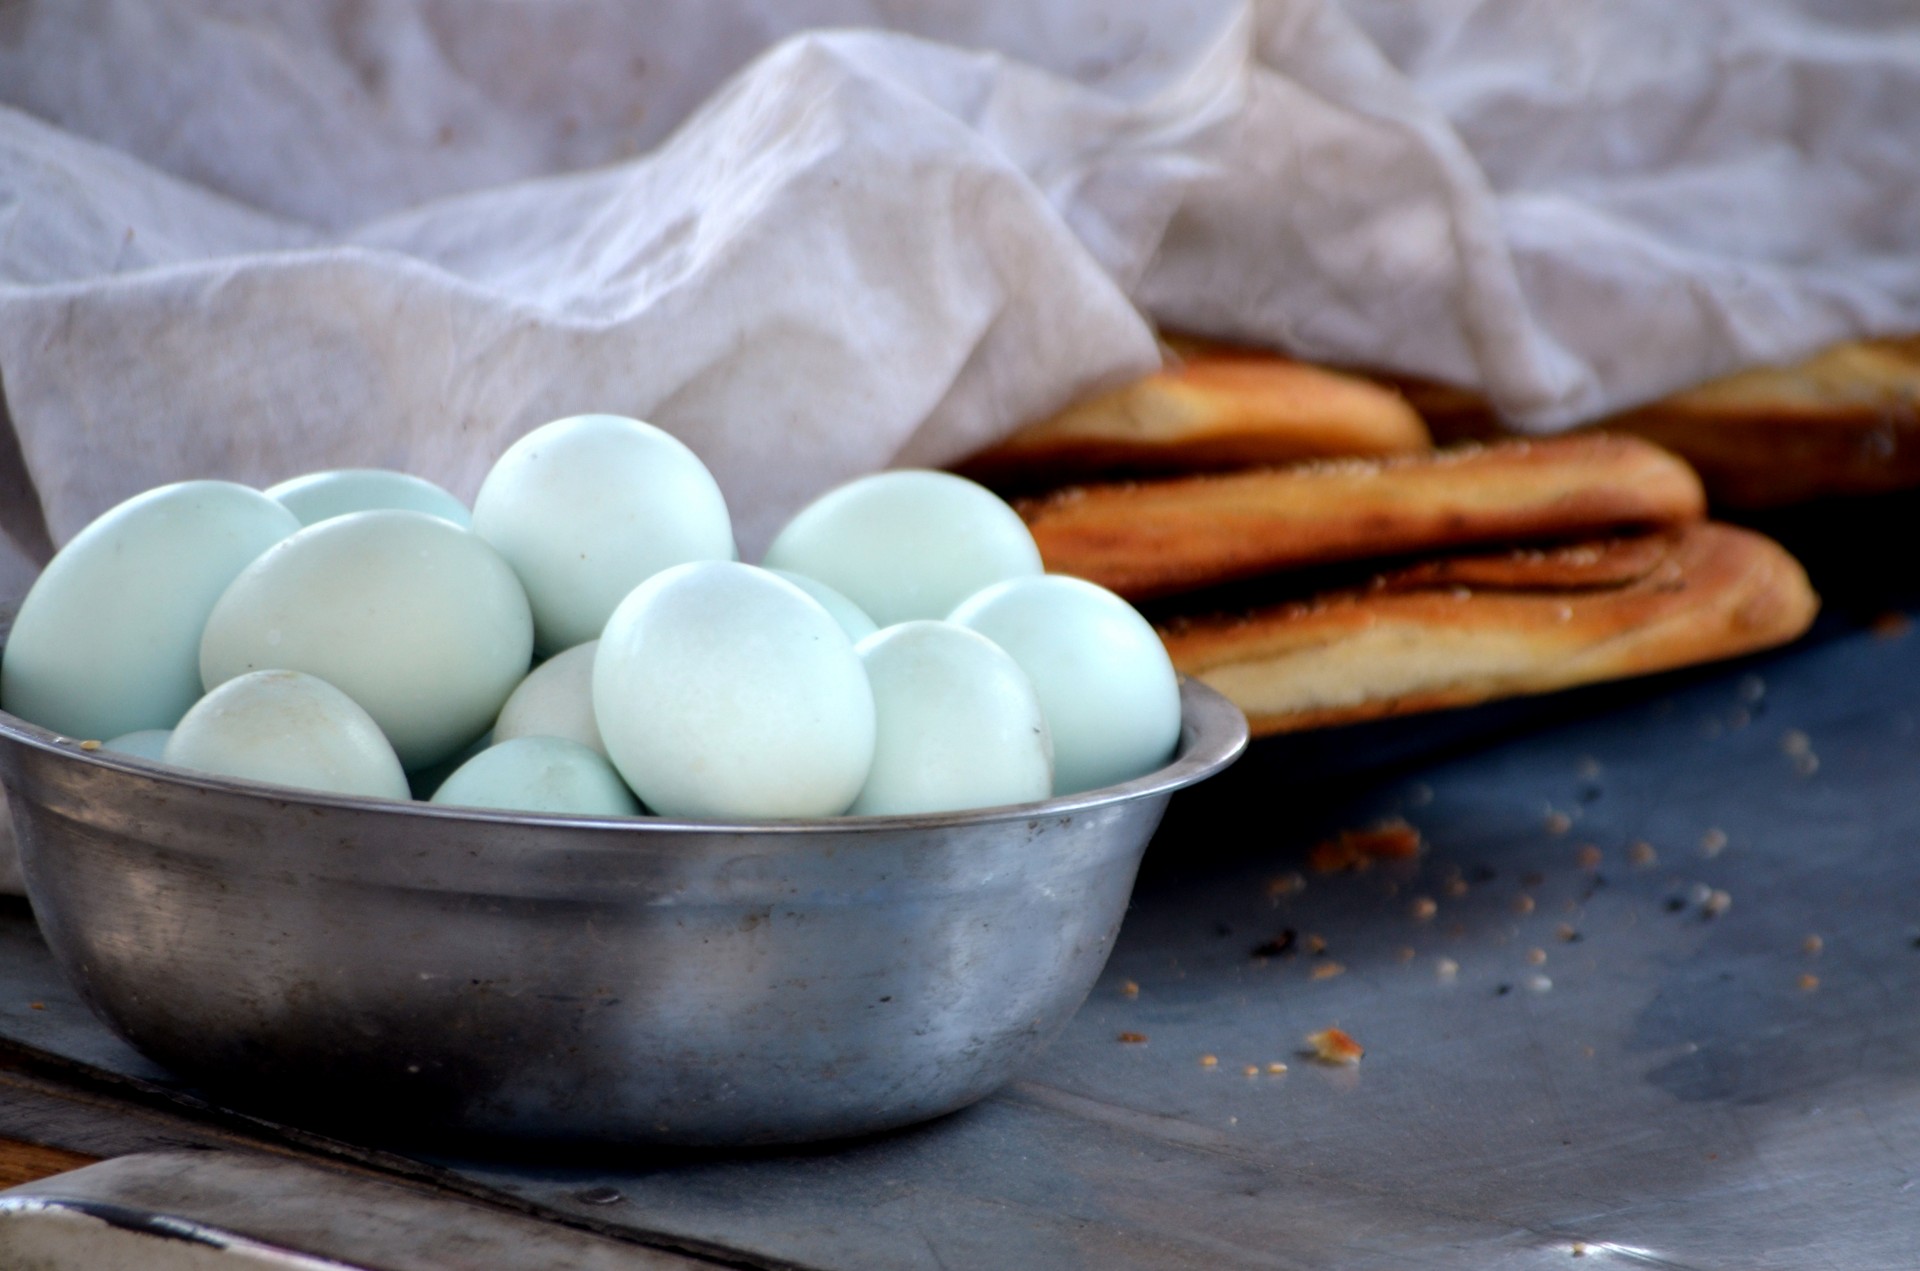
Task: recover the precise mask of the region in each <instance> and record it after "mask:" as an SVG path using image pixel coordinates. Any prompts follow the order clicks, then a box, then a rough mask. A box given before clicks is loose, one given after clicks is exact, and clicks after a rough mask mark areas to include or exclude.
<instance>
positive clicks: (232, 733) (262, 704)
mask: <svg viewBox="0 0 1920 1271" xmlns="http://www.w3.org/2000/svg"><path fill="white" fill-rule="evenodd" d="M161 761H162V762H164V763H169V764H173V765H174V766H176V767H180V768H192V769H195V770H197V771H200V772H212V773H218V774H220V775H222V776H228V777H242V778H244V779H246V780H248V781H264V782H268V783H270V784H273V785H280V786H297V787H299V788H301V789H304V790H323V791H326V792H328V793H331V794H354V795H366V796H369V797H372V798H381V799H406V798H409V797H411V794H410V792H409V791H408V789H407V774H406V773H405V772H403V771H402V770H401V768H400V759H399V757H398V756H397V755H395V754H394V753H393V747H392V746H390V745H389V744H388V743H387V739H386V736H385V735H384V734H383V733H382V732H381V731H380V726H379V725H378V724H376V723H374V722H373V718H372V716H370V715H368V714H367V712H366V711H364V710H362V709H360V707H359V706H358V705H356V704H355V703H354V701H353V699H352V698H350V697H348V696H347V695H346V694H345V693H342V692H341V691H340V690H339V689H337V688H335V687H334V686H333V685H331V684H328V683H327V682H326V681H324V680H320V679H316V678H315V677H314V676H311V675H304V674H302V673H300V672H299V671H283V670H273V671H254V672H252V673H251V674H248V675H242V676H239V677H237V678H235V679H231V680H228V681H226V682H225V683H224V684H221V685H220V686H219V687H217V688H215V689H214V690H213V691H212V692H210V693H208V694H207V695H206V696H205V697H203V698H201V699H200V700H199V701H198V702H197V703H195V704H194V707H193V709H192V710H190V711H188V712H187V713H186V715H185V717H184V718H182V719H181V721H180V724H179V726H178V727H176V728H175V729H174V730H173V736H172V737H170V738H168V740H167V745H166V749H165V751H164V752H163V753H162V755H161Z"/></svg>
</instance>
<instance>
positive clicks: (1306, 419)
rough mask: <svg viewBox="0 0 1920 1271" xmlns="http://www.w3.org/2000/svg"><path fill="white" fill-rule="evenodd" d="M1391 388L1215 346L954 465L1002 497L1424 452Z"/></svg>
mask: <svg viewBox="0 0 1920 1271" xmlns="http://www.w3.org/2000/svg"><path fill="white" fill-rule="evenodd" d="M1431 444H1432V443H1431V441H1430V439H1429V438H1428V436H1427V430H1426V426H1425V425H1424V424H1422V423H1421V422H1420V417H1419V416H1418V415H1416V414H1415V413H1414V411H1413V409H1412V408H1411V407H1410V406H1408V405H1407V404H1406V402H1404V401H1403V400H1401V398H1400V395H1399V394H1398V393H1396V392H1394V391H1393V390H1392V389H1390V388H1385V387H1382V386H1381V385H1378V384H1375V383H1373V382H1372V381H1370V380H1366V379H1363V378H1361V377H1359V376H1354V375H1343V374H1341V373H1339V372H1337V371H1330V370H1326V369H1324V368H1322V367H1317V366H1309V365H1306V364H1305V363H1301V362H1294V361H1291V360H1289V359H1287V358H1283V357H1279V356H1277V355H1274V354H1270V353H1255V352H1250V351H1244V350H1239V351H1235V350H1226V349H1212V350H1208V351H1205V352H1199V353H1196V354H1195V355H1194V356H1193V357H1192V358H1190V359H1188V360H1185V361H1178V360H1176V361H1174V362H1172V363H1170V364H1169V365H1168V366H1167V368H1166V369H1165V370H1162V371H1160V372H1158V373H1157V374H1154V375H1149V376H1147V377H1146V378H1145V379H1142V380H1137V381H1135V382H1134V383H1132V384H1129V385H1127V386H1125V387H1124V388H1119V389H1115V390H1114V391H1112V392H1109V393H1104V394H1101V395H1100V396H1098V397H1094V398H1091V399H1089V400H1087V401H1084V402H1081V403H1078V404H1076V405H1074V406H1071V407H1069V408H1068V409H1066V410H1064V411H1062V412H1061V413H1059V414H1058V415H1055V416H1053V417H1052V418H1050V419H1045V420H1042V421H1040V422H1039V423H1036V424H1031V425H1029V426H1027V427H1026V428H1023V429H1021V430H1020V431H1019V432H1017V433H1015V434H1014V435H1013V436H1012V437H1010V438H1008V439H1007V440H1006V441H1004V442H1002V443H1001V444H1000V445H998V446H995V447H994V448H992V449H991V450H986V451H983V452H981V453H980V454H977V455H975V456H973V457H972V458H971V459H969V460H967V461H966V462H964V463H962V464H960V465H959V467H958V470H959V471H960V472H962V473H964V474H966V475H967V476H970V477H972V478H974V479H975V480H977V481H981V482H984V483H985V484H987V485H991V486H994V487H996V488H998V489H1003V490H1031V489H1041V488H1045V487H1046V486H1050V485H1059V484H1061V483H1062V482H1066V481H1085V480H1092V479H1100V478H1106V477H1110V476H1114V475H1117V474H1126V475H1140V474H1161V473H1172V472H1181V473H1184V472H1211V471H1219V470H1223V469H1229V468H1240V467H1248V466H1253V465H1259V464H1275V463H1296V462H1298V461H1300V460H1303V459H1318V458H1326V457H1331V456H1343V455H1388V454H1401V453H1407V452H1412V451H1420V450H1426V449H1428V448H1430V446H1431Z"/></svg>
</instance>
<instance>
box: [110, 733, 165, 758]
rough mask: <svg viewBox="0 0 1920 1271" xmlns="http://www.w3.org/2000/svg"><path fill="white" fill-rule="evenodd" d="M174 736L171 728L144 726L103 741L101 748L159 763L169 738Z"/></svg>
mask: <svg viewBox="0 0 1920 1271" xmlns="http://www.w3.org/2000/svg"><path fill="white" fill-rule="evenodd" d="M172 736H173V730H172V729H171V728H142V729H141V730H140V731H139V732H135V733H122V734H120V736H118V737H115V738H113V739H112V740H110V741H105V742H102V743H101V744H100V749H102V750H111V751H113V752H114V753H115V754H120V755H132V756H134V757H135V758H137V759H151V760H153V761H154V762H156V763H158V762H159V761H160V756H161V755H162V754H164V753H166V749H167V739H168V738H169V737H172Z"/></svg>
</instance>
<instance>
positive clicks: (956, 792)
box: [848, 619, 1053, 816]
mask: <svg viewBox="0 0 1920 1271" xmlns="http://www.w3.org/2000/svg"><path fill="white" fill-rule="evenodd" d="M856 651H857V652H858V653H859V654H860V660H861V661H862V662H864V663H866V667H867V678H868V680H869V681H870V682H871V683H872V685H873V706H874V714H875V718H876V720H877V728H876V733H875V737H874V745H873V767H872V769H871V770H870V771H869V772H868V774H867V782H866V785H864V786H862V787H861V790H860V797H859V798H857V799H855V800H854V801H853V806H852V807H851V808H850V809H848V810H849V811H850V812H852V813H854V814H855V815H857V816H885V815H902V814H909V813H915V812H957V811H959V810H961V809H963V808H984V807H993V806H996V805H998V804H1003V803H1028V802H1031V801H1033V800H1036V799H1044V798H1046V797H1047V795H1048V794H1049V793H1050V792H1051V791H1052V788H1053V764H1052V755H1051V751H1052V747H1051V745H1050V744H1049V742H1048V740H1047V721H1046V717H1045V716H1044V715H1043V714H1042V713H1041V711H1040V699H1039V698H1038V697H1036V696H1035V695H1034V691H1033V685H1032V683H1031V682H1029V681H1028V679H1027V675H1026V672H1024V671H1022V670H1021V669H1020V667H1019V666H1018V665H1017V664H1016V663H1015V662H1014V660H1013V659H1012V658H1010V657H1008V656H1007V655H1006V653H1004V652H1003V651H1002V650H1001V649H1000V648H999V646H997V645H995V644H994V643H993V641H991V640H989V639H987V638H986V637H985V636H983V635H980V634H978V633H977V632H973V631H969V630H967V629H966V628H965V627H957V626H954V625H953V624H952V623H950V622H933V621H928V620H924V619H923V620H919V621H914V622H903V623H900V624H898V625H896V626H891V627H887V628H885V629H884V630H882V631H880V632H879V633H878V634H876V635H871V636H868V637H867V638H866V639H865V640H862V641H861V642H860V644H859V645H858V646H857V649H856Z"/></svg>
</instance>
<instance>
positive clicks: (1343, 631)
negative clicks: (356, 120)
mask: <svg viewBox="0 0 1920 1271" xmlns="http://www.w3.org/2000/svg"><path fill="white" fill-rule="evenodd" d="M1817 609H1818V600H1817V598H1816V597H1815V596H1814V593H1813V589H1812V588H1811V586H1809V584H1808V582H1807V577H1806V574H1805V572H1804V571H1803V570H1802V569H1801V568H1800V565H1799V563H1798V562H1797V561H1795V560H1794V559H1793V557H1792V556H1790V555H1788V554H1787V553H1786V551H1784V550H1783V549H1782V548H1781V547H1779V545H1777V544H1775V543H1774V542H1773V541H1772V540H1770V539H1767V538H1764V537H1762V536H1760V535H1758V534H1754V533H1750V532H1748V531H1746V530H1741V529H1735V528H1732V527H1730V526H1725V525H1718V524H1695V525H1689V526H1685V527H1681V528H1677V529H1671V530H1667V531H1663V532H1660V533H1655V534H1648V535H1642V536H1638V537H1631V538H1617V539H1611V540H1605V541H1599V542H1588V543H1578V544H1571V545H1565V546H1560V547H1555V548H1551V549H1545V550H1542V549H1537V548H1522V549H1517V550H1511V551H1506V552H1501V553H1498V554H1492V555H1485V556H1466V557H1460V558H1455V559H1450V560H1438V561H1428V562H1423V563H1421V564H1418V565H1415V566H1412V567H1410V568H1407V569H1403V570H1399V571H1395V572H1390V573H1386V574H1382V575H1380V576H1378V577H1376V578H1374V579H1372V580H1371V581H1369V582H1367V583H1365V584H1363V585H1360V586H1356V587H1351V588H1347V589H1343V590H1338V591H1334V592H1330V593H1327V594H1323V595H1320V596H1318V597H1316V598H1314V599H1311V600H1305V601H1299V602H1291V603H1281V604H1275V605H1271V606H1267V607H1264V608H1257V609H1253V610H1251V611H1247V612H1237V613H1227V614H1207V613H1195V614H1191V615H1185V616H1179V617H1171V618H1163V619H1162V620H1161V621H1160V622H1159V623H1158V624H1157V626H1158V628H1159V630H1160V634H1161V638H1162V639H1163V640H1164V641H1165V642H1166V645H1167V649H1168V652H1169V653H1171V654H1172V656H1173V662H1174V665H1175V666H1176V667H1178V668H1179V669H1180V670H1181V671H1182V672H1183V673H1185V674H1187V675H1191V676H1194V677H1195V678H1197V679H1200V680H1202V681H1204V682H1206V683H1207V684H1209V685H1211V686H1212V687H1214V688H1216V689H1218V690H1220V691H1221V692H1222V693H1225V694H1226V695H1227V696H1228V697H1230V698H1232V699H1233V700H1234V701H1235V702H1236V703H1238V704H1239V705H1240V707H1241V709H1243V710H1244V711H1246V713H1247V716H1248V719H1249V720H1250V722H1251V724H1252V727H1253V731H1254V732H1255V733H1256V734H1269V733H1279V732H1293V731H1297V730H1300V729H1307V728H1323V727H1328V726H1331V725H1336V724H1348V723H1357V722H1360V721H1362V720H1369V719H1378V718H1382V717H1384V716H1389V715H1405V714H1410V713H1413V712H1417V711H1429V710H1437V709H1440V708H1443V707H1453V706H1466V705H1470V704H1473V703H1478V702H1484V701H1489V700H1492V699H1495V698H1501V697H1511V696H1516V695H1521V694H1531V693H1545V692H1550V691H1553V690H1556V689H1563V688H1571V687H1574V686H1576V685H1581V684H1591V683H1595V682H1598V681H1602V680H1613V679H1622V678H1626V677H1628V676H1635V675H1645V674H1648V673H1651V672H1655V671H1664V670H1669V669H1672V668H1675V667H1680V666H1687V665H1691V664H1693V663H1698V662H1707V661H1713V660H1715V659H1719V658H1727V657H1733V656H1735V655H1737V654H1741V653H1748V652H1752V651H1754V650H1757V649H1763V648H1767V647H1770V646H1772V645H1776V644H1782V643H1785V642H1786V641H1788V640H1791V639H1793V638H1794V637H1795V636H1798V635H1800V634H1801V633H1802V632H1803V631H1805V630H1806V628H1807V626H1808V625H1809V624H1810V623H1811V622H1812V621H1813V616H1814V613H1815V611H1816V610H1817Z"/></svg>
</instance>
